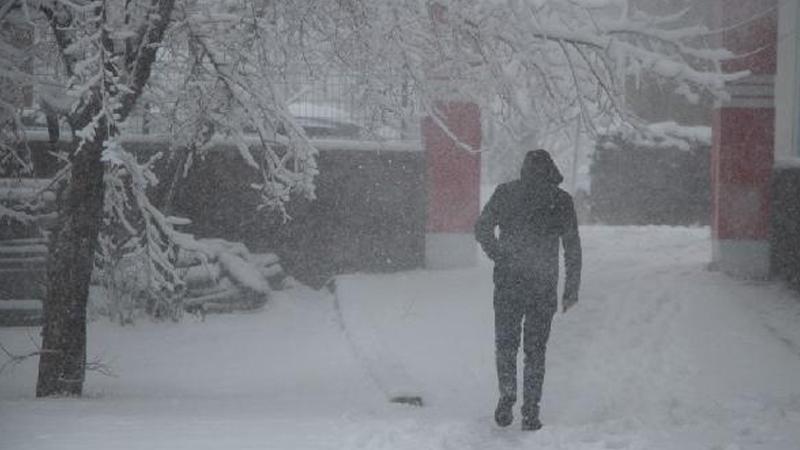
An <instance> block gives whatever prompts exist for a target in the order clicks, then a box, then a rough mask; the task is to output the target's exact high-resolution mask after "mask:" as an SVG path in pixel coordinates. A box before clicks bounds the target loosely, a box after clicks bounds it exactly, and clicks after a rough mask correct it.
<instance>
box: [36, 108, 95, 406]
mask: <svg viewBox="0 0 800 450" xmlns="http://www.w3.org/2000/svg"><path fill="white" fill-rule="evenodd" d="M105 130H106V126H105V121H104V120H101V121H100V122H99V123H98V126H97V128H96V130H95V131H96V132H97V134H96V136H95V139H94V141H93V142H87V143H86V144H85V145H84V147H83V149H82V150H81V151H80V152H78V153H77V154H76V155H75V158H74V160H73V161H72V175H71V178H70V182H69V187H68V188H67V189H65V191H64V192H62V194H61V195H62V198H61V199H60V200H61V201H60V202H59V204H60V207H59V212H58V216H59V223H58V226H57V227H56V229H55V231H54V235H53V237H52V241H51V243H50V258H49V261H48V267H47V272H48V273H47V276H48V280H49V286H48V289H47V295H46V299H45V302H44V328H43V330H42V354H41V356H40V360H39V379H38V383H37V386H36V396H37V397H47V396H53V395H67V396H80V395H81V394H82V391H83V381H84V378H85V368H86V305H87V302H88V297H89V282H90V280H91V276H92V269H93V267H94V252H95V246H96V243H97V236H98V234H99V232H100V225H101V223H102V219H103V190H104V184H103V163H102V162H101V160H100V157H101V155H102V151H103V143H104V142H105V140H106V139H107V137H108V136H107V135H106V132H105Z"/></svg>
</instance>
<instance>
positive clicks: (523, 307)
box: [494, 273, 557, 419]
mask: <svg viewBox="0 0 800 450" xmlns="http://www.w3.org/2000/svg"><path fill="white" fill-rule="evenodd" d="M548 278H549V277H548ZM556 286H557V282H542V281H540V280H536V279H534V278H527V277H525V278H523V277H513V276H508V275H505V276H504V274H503V273H495V290H494V313H495V326H494V328H495V349H496V358H497V379H498V384H499V388H500V396H501V397H502V398H506V399H509V400H512V402H513V401H516V398H517V352H518V350H519V344H520V334H522V336H523V338H522V339H523V341H522V348H523V352H524V354H525V360H524V364H525V367H524V370H523V377H522V379H523V390H522V392H523V404H522V416H523V418H531V419H533V418H536V419H538V417H539V400H540V399H541V397H542V383H543V382H544V369H545V350H546V348H547V339H548V337H549V336H550V325H551V323H552V321H553V315H554V314H555V311H556V309H557V300H556Z"/></svg>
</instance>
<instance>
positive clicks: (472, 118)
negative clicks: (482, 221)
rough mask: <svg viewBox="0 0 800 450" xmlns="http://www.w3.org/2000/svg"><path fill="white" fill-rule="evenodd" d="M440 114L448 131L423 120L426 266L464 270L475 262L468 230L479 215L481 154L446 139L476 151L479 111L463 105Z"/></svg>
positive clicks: (451, 104)
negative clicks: (426, 213)
mask: <svg viewBox="0 0 800 450" xmlns="http://www.w3.org/2000/svg"><path fill="white" fill-rule="evenodd" d="M439 110H440V112H441V115H440V117H441V119H442V120H441V122H442V123H443V124H444V125H445V127H446V128H447V131H445V130H443V129H442V128H441V127H440V126H439V123H438V122H437V121H435V120H433V118H431V117H426V118H425V119H424V120H423V121H422V140H423V144H424V147H425V153H426V167H427V173H426V182H427V192H428V209H427V211H428V217H427V224H426V234H425V266H426V267H428V268H433V269H439V268H453V267H465V266H470V265H474V264H475V263H476V261H477V246H476V243H475V238H474V237H473V231H472V230H473V226H474V224H475V220H476V219H477V218H478V214H479V212H480V171H481V169H480V155H479V153H477V151H474V152H471V151H468V150H466V149H464V148H460V147H459V145H458V144H457V143H456V142H455V141H454V140H453V139H452V137H451V136H454V137H456V139H457V140H458V141H459V142H460V143H463V144H466V145H467V146H469V147H470V148H472V149H475V150H478V149H480V145H481V120H480V111H479V109H478V106H477V105H475V104H474V103H467V102H448V103H446V104H443V105H441V106H440V107H439Z"/></svg>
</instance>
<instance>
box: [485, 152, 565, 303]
mask: <svg viewBox="0 0 800 450" xmlns="http://www.w3.org/2000/svg"><path fill="white" fill-rule="evenodd" d="M562 181H563V177H562V176H561V173H559V171H558V168H557V167H556V165H555V164H554V163H553V160H552V159H551V158H550V155H549V154H548V153H547V152H546V151H544V150H533V151H529V152H528V153H527V154H526V155H525V161H524V163H523V165H522V170H521V171H520V178H519V179H518V180H515V181H512V182H509V183H505V184H501V185H500V186H498V187H497V189H496V190H495V192H494V194H493V195H492V197H491V199H489V202H488V203H487V204H486V206H485V207H484V208H483V211H482V212H481V215H480V217H479V218H478V221H477V223H476V224H475V238H476V239H477V241H478V242H479V243H480V245H481V247H482V248H483V250H484V252H486V254H487V255H488V256H489V258H491V259H492V260H493V261H494V262H495V273H494V279H495V284H496V285H499V286H502V285H504V284H518V283H519V282H520V281H525V280H532V281H536V282H540V283H547V284H550V283H552V285H555V284H557V283H558V244H559V239H560V240H561V242H562V244H563V246H564V262H565V264H564V266H565V270H566V283H565V288H564V297H565V298H572V299H575V300H577V295H578V287H579V285H580V276H581V275H580V273H581V243H580V238H579V236H578V222H577V219H576V216H575V208H574V206H573V203H572V197H571V196H570V195H569V194H568V193H567V192H565V191H563V190H562V189H559V187H558V185H559V184H560V183H561V182H562ZM495 228H497V229H498V231H499V233H498V235H495ZM552 301H555V299H552ZM553 306H555V305H553Z"/></svg>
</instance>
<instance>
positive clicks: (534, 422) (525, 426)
mask: <svg viewBox="0 0 800 450" xmlns="http://www.w3.org/2000/svg"><path fill="white" fill-rule="evenodd" d="M541 428H542V422H540V421H539V419H538V418H536V417H534V418H527V417H523V418H522V431H536V430H540V429H541Z"/></svg>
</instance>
